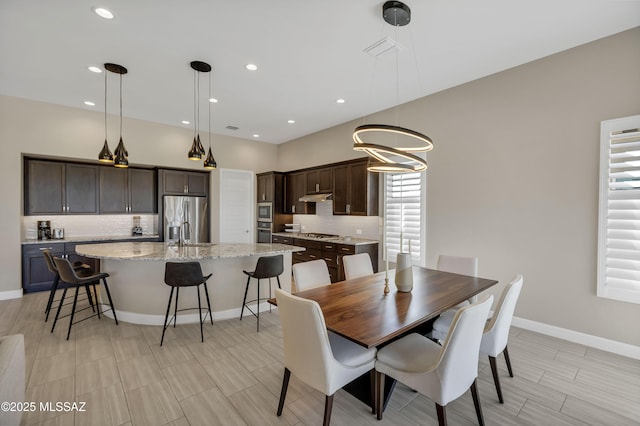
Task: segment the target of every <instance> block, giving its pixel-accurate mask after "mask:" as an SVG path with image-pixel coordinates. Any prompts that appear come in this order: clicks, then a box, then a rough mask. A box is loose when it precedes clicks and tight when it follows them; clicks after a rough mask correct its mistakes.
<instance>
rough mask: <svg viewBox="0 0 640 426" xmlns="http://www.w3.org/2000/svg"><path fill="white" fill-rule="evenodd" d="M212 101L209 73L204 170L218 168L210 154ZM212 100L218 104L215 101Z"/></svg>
mask: <svg viewBox="0 0 640 426" xmlns="http://www.w3.org/2000/svg"><path fill="white" fill-rule="evenodd" d="M212 99H213V98H212V97H211V73H209V102H207V107H208V114H207V115H208V117H209V152H207V158H205V159H204V168H205V169H209V170H213V169H217V168H218V163H217V162H216V159H215V158H213V153H212V152H211V103H212V102H211V100H212ZM213 100H214V101H216V102H218V101H217V100H215V99H213Z"/></svg>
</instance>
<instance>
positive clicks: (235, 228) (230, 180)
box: [219, 169, 256, 243]
mask: <svg viewBox="0 0 640 426" xmlns="http://www.w3.org/2000/svg"><path fill="white" fill-rule="evenodd" d="M254 180H255V175H254V174H253V173H252V172H250V171H245V170H224V169H220V207H219V209H220V213H219V217H220V242H221V243H252V242H254V241H255V239H254V229H255V227H256V223H255V220H254V213H253V211H254V210H255V207H256V206H255V203H254V195H253V194H254V192H253V182H254Z"/></svg>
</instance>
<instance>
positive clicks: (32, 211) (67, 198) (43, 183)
mask: <svg viewBox="0 0 640 426" xmlns="http://www.w3.org/2000/svg"><path fill="white" fill-rule="evenodd" d="M25 171H26V177H25V183H26V186H27V188H26V191H25V213H26V214H27V215H40V214H97V213H98V169H97V166H93V165H88V164H75V163H63V162H56V161H44V160H42V161H40V160H31V159H28V160H26V162H25Z"/></svg>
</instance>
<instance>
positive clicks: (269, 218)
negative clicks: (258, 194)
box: [256, 203, 273, 228]
mask: <svg viewBox="0 0 640 426" xmlns="http://www.w3.org/2000/svg"><path fill="white" fill-rule="evenodd" d="M256 216H257V219H258V222H268V223H271V222H273V206H272V204H271V203H258V209H257V212H256ZM269 228H271V225H269Z"/></svg>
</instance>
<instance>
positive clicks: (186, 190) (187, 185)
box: [158, 169, 209, 196]
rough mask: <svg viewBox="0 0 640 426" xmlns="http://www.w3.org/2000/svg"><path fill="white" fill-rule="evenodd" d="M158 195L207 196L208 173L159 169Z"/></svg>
mask: <svg viewBox="0 0 640 426" xmlns="http://www.w3.org/2000/svg"><path fill="white" fill-rule="evenodd" d="M158 173H159V175H158V182H159V183H160V185H161V186H160V194H162V195H164V194H174V195H182V194H189V195H202V196H208V195H209V172H188V171H183V170H167V169H160V170H159V171H158Z"/></svg>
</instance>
